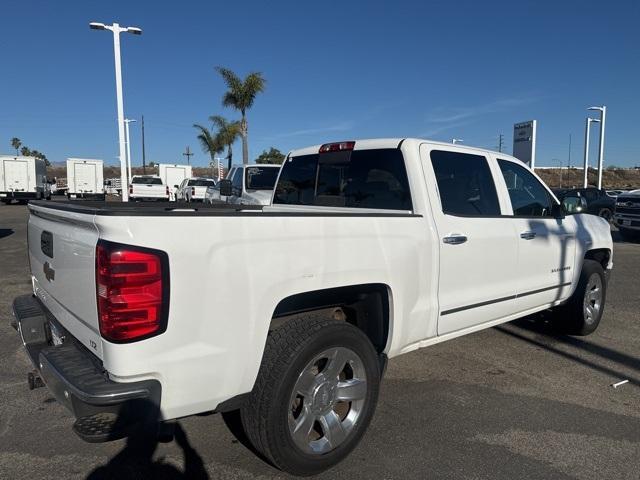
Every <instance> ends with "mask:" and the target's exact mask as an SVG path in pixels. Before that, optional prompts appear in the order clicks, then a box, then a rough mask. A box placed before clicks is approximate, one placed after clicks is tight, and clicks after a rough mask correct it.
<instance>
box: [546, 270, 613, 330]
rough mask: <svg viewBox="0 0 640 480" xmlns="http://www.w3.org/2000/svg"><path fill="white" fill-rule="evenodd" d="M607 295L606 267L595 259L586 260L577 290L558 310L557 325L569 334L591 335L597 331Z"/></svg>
mask: <svg viewBox="0 0 640 480" xmlns="http://www.w3.org/2000/svg"><path fill="white" fill-rule="evenodd" d="M606 297H607V281H606V278H605V275H604V269H603V268H602V265H600V264H599V263H598V262H596V261H595V260H585V261H584V264H583V265H582V272H581V273H580V280H579V281H578V286H577V287H576V291H575V292H574V293H573V295H572V296H571V298H570V299H569V301H568V302H567V303H566V304H565V305H563V306H561V307H559V308H558V310H557V311H556V319H555V323H556V326H557V327H558V328H559V329H560V330H561V331H562V332H563V333H567V334H569V335H589V334H591V333H593V332H595V331H596V329H597V328H598V325H599V324H600V320H601V319H602V314H603V312H604V304H605V300H606Z"/></svg>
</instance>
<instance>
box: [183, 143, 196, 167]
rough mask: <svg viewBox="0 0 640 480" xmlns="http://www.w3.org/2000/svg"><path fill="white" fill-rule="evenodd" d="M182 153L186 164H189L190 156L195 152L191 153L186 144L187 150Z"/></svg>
mask: <svg viewBox="0 0 640 480" xmlns="http://www.w3.org/2000/svg"><path fill="white" fill-rule="evenodd" d="M182 155H184V156H185V157H187V165H191V157H192V156H193V155H195V153H191V150H189V146H188V145H187V151H186V152H184V153H183V154H182Z"/></svg>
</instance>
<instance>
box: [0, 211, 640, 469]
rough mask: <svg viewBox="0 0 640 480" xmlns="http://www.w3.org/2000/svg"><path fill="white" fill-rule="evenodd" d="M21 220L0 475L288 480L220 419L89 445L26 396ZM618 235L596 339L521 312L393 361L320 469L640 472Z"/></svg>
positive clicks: (39, 399) (5, 328) (20, 220)
mask: <svg viewBox="0 0 640 480" xmlns="http://www.w3.org/2000/svg"><path fill="white" fill-rule="evenodd" d="M26 222H27V207H25V206H19V205H10V206H4V205H2V206H0V272H2V274H1V275H0V365H1V366H2V368H1V369H0V478H3V479H5V478H6V479H22V478H24V479H27V478H29V479H32V478H52V479H60V478H64V479H76V478H118V479H123V478H147V477H148V478H212V479H213V478H286V476H285V475H283V474H282V473H281V472H279V471H278V470H275V469H273V468H272V467H270V466H269V465H268V464H266V463H265V462H263V461H262V460H261V459H260V458H258V457H257V456H255V455H254V454H253V453H252V452H251V451H250V450H249V449H248V448H247V447H245V446H244V444H243V443H242V442H241V441H239V440H238V439H236V437H234V435H232V434H231V433H230V431H229V429H228V428H227V426H226V425H225V423H224V421H223V418H222V417H221V416H220V415H210V416H201V417H192V418H186V419H182V420H180V421H179V427H180V429H179V432H184V435H178V436H177V437H176V440H175V441H173V442H170V443H160V444H157V445H150V446H149V448H147V449H138V450H135V451H134V450H133V449H131V448H129V447H128V446H127V443H126V442H125V441H118V442H112V443H107V444H88V443H84V442H83V441H81V440H80V439H79V438H77V437H76V436H75V434H73V433H72V431H71V425H72V423H73V419H72V418H71V416H70V414H69V413H68V412H67V411H66V410H65V409H64V408H63V407H62V406H61V405H59V404H58V403H57V402H56V401H55V400H54V399H53V398H52V396H51V395H50V394H49V392H48V391H47V389H46V388H41V389H37V390H34V391H29V389H28V386H27V382H26V374H27V372H28V371H29V369H30V364H29V361H28V359H27V357H26V355H25V354H24V353H23V351H22V346H21V343H20V340H19V338H18V335H17V333H16V332H15V331H14V330H13V329H12V328H11V327H10V325H9V321H10V317H11V313H10V312H11V302H12V300H13V298H14V297H15V296H17V295H19V294H24V293H28V292H29V290H30V282H29V276H28V262H27V254H26ZM614 238H615V240H616V243H615V252H614V262H615V270H614V274H613V277H612V279H611V282H610V284H609V291H608V299H607V306H606V309H605V314H604V318H603V320H602V323H601V325H600V328H599V330H598V331H597V332H596V333H595V334H594V335H592V336H589V337H584V338H577V337H562V336H552V335H550V334H549V333H547V332H546V331H545V328H544V326H541V324H540V323H539V322H533V321H532V320H531V319H524V320H519V321H516V322H512V323H510V324H507V325H504V326H501V327H496V328H492V329H489V330H485V331H483V332H479V333H476V334H473V335H469V336H466V337H462V338H460V339H457V340H453V341H450V342H446V343H443V344H440V345H436V346H434V347H430V348H427V349H424V350H421V351H417V352H414V353H411V354H407V355H404V356H402V357H400V358H397V359H394V360H392V361H391V362H390V364H389V368H388V370H387V374H386V377H385V380H384V381H383V384H382V391H381V397H380V400H379V404H378V409H377V413H376V415H375V418H374V420H373V423H372V425H371V428H370V429H369V432H368V433H367V435H366V436H365V438H364V440H363V442H362V443H361V445H360V446H359V447H358V448H357V449H356V450H355V452H354V453H353V454H352V455H351V456H350V457H349V458H348V459H347V460H346V461H345V462H343V463H342V464H340V465H339V466H338V467H336V468H335V469H333V470H331V471H329V472H327V473H326V474H325V475H323V476H321V478H332V479H333V478H348V479H356V478H367V479H371V478H447V479H514V478H528V479H551V478H553V479H562V478H567V479H568V478H574V479H605V478H606V479H631V478H634V479H637V478H640V473H639V472H640V244H633V243H626V242H623V241H621V240H620V239H619V238H618V236H617V235H615V237H614ZM625 379H628V380H629V383H627V384H625V385H623V386H621V387H619V388H613V387H612V386H611V384H612V383H615V382H618V381H620V380H625Z"/></svg>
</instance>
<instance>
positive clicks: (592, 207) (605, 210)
mask: <svg viewBox="0 0 640 480" xmlns="http://www.w3.org/2000/svg"><path fill="white" fill-rule="evenodd" d="M554 192H555V193H556V195H557V196H558V198H559V199H560V200H562V198H564V197H565V196H567V195H571V196H580V197H584V199H585V200H586V201H587V211H586V213H590V214H592V215H598V216H599V217H602V218H604V219H605V220H609V221H610V220H611V219H612V218H613V211H614V210H615V208H616V199H615V198H613V197H611V196H610V195H608V194H607V192H606V191H605V190H602V189H601V190H598V189H597V188H571V189H558V190H554Z"/></svg>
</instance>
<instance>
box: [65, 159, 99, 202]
mask: <svg viewBox="0 0 640 480" xmlns="http://www.w3.org/2000/svg"><path fill="white" fill-rule="evenodd" d="M67 184H68V185H69V189H68V190H67V197H69V198H89V199H94V200H104V172H103V162H102V160H96V159H92V158H67Z"/></svg>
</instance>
